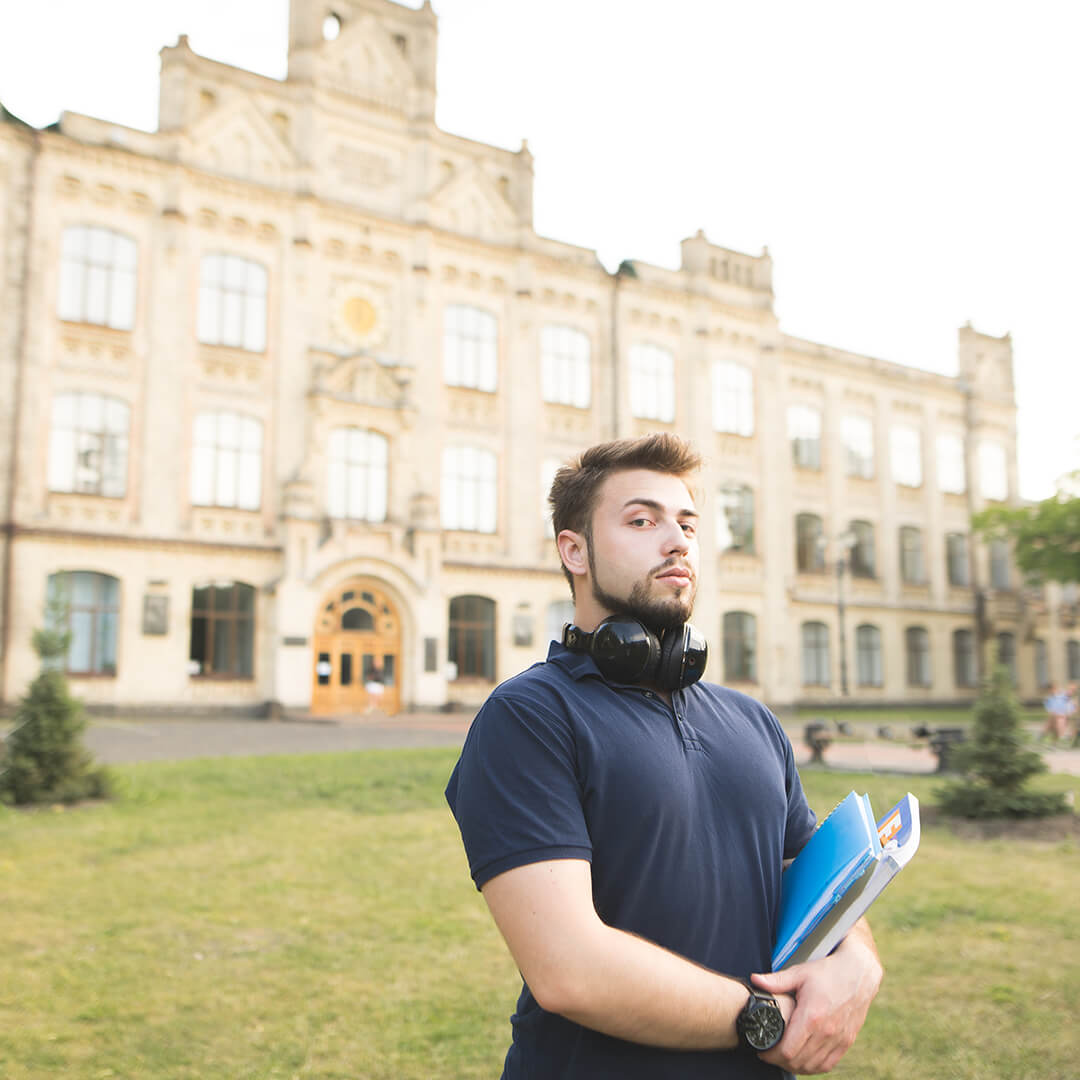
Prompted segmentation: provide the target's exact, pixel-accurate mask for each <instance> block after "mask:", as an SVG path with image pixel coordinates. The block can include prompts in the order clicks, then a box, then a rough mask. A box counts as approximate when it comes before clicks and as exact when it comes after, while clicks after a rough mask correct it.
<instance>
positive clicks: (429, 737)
mask: <svg viewBox="0 0 1080 1080" xmlns="http://www.w3.org/2000/svg"><path fill="white" fill-rule="evenodd" d="M471 722H472V715H471V714H469V713H420V712H418V713H401V714H399V715H398V716H394V717H387V716H381V715H377V714H375V715H371V716H359V717H348V718H338V719H331V720H314V719H299V720H287V721H274V720H246V719H214V718H201V717H200V718H183V717H177V718H170V719H156V720H135V719H113V718H105V717H96V718H94V719H93V720H91V723H90V727H89V729H88V730H87V733H86V745H87V746H88V748H89V749H90V750H91V751H92V752H93V754H94V755H95V756H96V757H97V758H98V760H100V761H102V762H104V763H106V764H119V763H123V762H136V761H161V760H170V759H179V758H195V757H247V756H251V755H259V754H301V753H320V752H329V751H338V750H370V749H388V748H394V747H408V746H451V747H453V746H460V745H461V743H462V741H463V740H464V738H465V734H466V732H467V731H468V729H469V724H470V723H471ZM787 731H788V735H789V737H790V738H791V741H792V745H793V746H794V747H795V753H796V757H797V759H798V762H799V764H800V765H805V764H807V763H808V762H809V760H810V751H809V750H808V749H807V748H806V747H805V746H804V745H803V741H802V725H801V723H800V724H799V725H796V726H788V728H787ZM1046 760H1047V764H1048V765H1049V766H1050V769H1051V770H1052V771H1053V772H1061V773H1069V774H1071V775H1074V776H1080V750H1073V749H1061V750H1058V749H1054V750H1048V751H1047V752H1046ZM825 761H826V764H827V765H828V766H830V767H832V768H835V769H852V770H859V771H862V772H899V773H932V772H934V771H935V770H936V769H937V758H936V757H935V756H934V754H933V753H932V752H931V751H930V749H929V748H928V747H926V746H925V745H922V744H912V743H911V742H905V741H899V740H898V741H888V740H884V739H865V740H863V739H858V738H851V739H846V738H845V739H838V740H836V741H834V742H833V743H832V745H830V746H829V748H828V749H827V750H826V751H825Z"/></svg>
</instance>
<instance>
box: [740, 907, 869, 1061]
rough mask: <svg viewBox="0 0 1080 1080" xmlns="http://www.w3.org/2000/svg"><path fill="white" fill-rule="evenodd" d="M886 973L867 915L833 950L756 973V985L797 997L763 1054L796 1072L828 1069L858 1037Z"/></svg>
mask: <svg viewBox="0 0 1080 1080" xmlns="http://www.w3.org/2000/svg"><path fill="white" fill-rule="evenodd" d="M883 975H884V971H883V970H882V967H881V961H880V960H879V959H878V954H877V949H876V947H875V946H874V936H873V934H871V933H870V924H869V923H868V922H867V921H866V919H865V918H862V919H860V920H859V921H858V922H857V923H856V924H855V925H854V926H853V927H852V928H851V930H850V931H849V932H848V935H847V937H846V938H844V940H843V941H842V942H841V943H840V944H839V945H838V946H837V947H836V949H835V950H834V951H833V952H832V954H831V955H829V956H826V957H823V958H822V959H820V960H811V961H810V962H809V963H805V964H792V966H791V967H788V968H784V969H783V970H781V971H777V972H774V973H772V974H768V975H753V976H752V977H751V978H752V981H753V983H754V985H755V986H760V987H761V988H762V989H763V990H768V991H769V992H770V993H773V994H793V995H795V998H796V1005H795V1012H794V1014H793V1015H792V1017H791V1019H790V1021H789V1022H788V1025H787V1027H786V1029H785V1031H784V1037H783V1038H782V1039H781V1040H780V1042H779V1044H778V1045H777V1046H776V1047H775V1048H774V1049H772V1050H770V1051H769V1052H768V1053H766V1054H762V1055H761V1057H762V1060H764V1061H768V1062H770V1063H771V1064H774V1065H782V1066H784V1067H786V1068H788V1069H791V1071H792V1072H798V1073H803V1074H809V1073H821V1072H828V1071H829V1070H830V1069H832V1068H833V1067H834V1066H835V1065H836V1063H837V1062H838V1061H839V1060H840V1059H841V1058H842V1057H843V1056H844V1054H846V1053H847V1051H848V1050H849V1049H850V1048H851V1044H852V1043H853V1042H854V1041H855V1036H856V1035H858V1033H859V1031H860V1029H861V1028H862V1026H863V1023H864V1022H865V1020H866V1013H867V1011H868V1010H869V1008H870V1003H871V1002H872V1001H873V1000H874V997H875V996H876V995H877V992H878V988H879V987H880V986H881V980H882V977H883ZM791 1061H798V1062H799V1066H798V1068H795V1067H793V1066H792V1065H790V1064H788V1063H789V1062H791Z"/></svg>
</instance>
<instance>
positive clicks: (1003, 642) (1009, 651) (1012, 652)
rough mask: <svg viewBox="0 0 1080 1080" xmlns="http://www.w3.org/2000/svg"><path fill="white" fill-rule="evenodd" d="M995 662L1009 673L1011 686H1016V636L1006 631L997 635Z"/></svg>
mask: <svg viewBox="0 0 1080 1080" xmlns="http://www.w3.org/2000/svg"><path fill="white" fill-rule="evenodd" d="M996 645H997V649H996V653H997V662H998V663H999V664H1000V665H1001V666H1002V667H1003V668H1005V669H1007V670H1008V672H1009V677H1010V678H1011V679H1012V682H1013V685H1014V686H1015V685H1016V636H1015V635H1014V634H1010V633H1009V632H1008V631H1007V630H1006V631H1004V632H1002V633H1000V634H998V636H997V641H996Z"/></svg>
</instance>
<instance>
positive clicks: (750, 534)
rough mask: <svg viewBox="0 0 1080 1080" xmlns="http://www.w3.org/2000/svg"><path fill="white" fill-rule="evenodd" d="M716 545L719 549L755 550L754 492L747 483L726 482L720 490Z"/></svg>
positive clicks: (749, 551)
mask: <svg viewBox="0 0 1080 1080" xmlns="http://www.w3.org/2000/svg"><path fill="white" fill-rule="evenodd" d="M718 494H719V498H718V499H717V512H716V547H717V550H719V551H743V552H746V553H747V554H751V555H752V554H753V552H754V492H753V490H752V489H751V488H749V487H747V486H746V485H745V484H726V485H725V486H723V487H722V488H720V491H719V493H718Z"/></svg>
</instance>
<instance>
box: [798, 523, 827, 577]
mask: <svg viewBox="0 0 1080 1080" xmlns="http://www.w3.org/2000/svg"><path fill="white" fill-rule="evenodd" d="M824 540H825V534H824V530H823V529H822V525H821V518H819V517H818V516H817V514H796V515H795V566H796V568H797V569H798V571H799V573H801V574H820V573H821V572H822V571H823V570H824V569H825V543H824Z"/></svg>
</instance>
